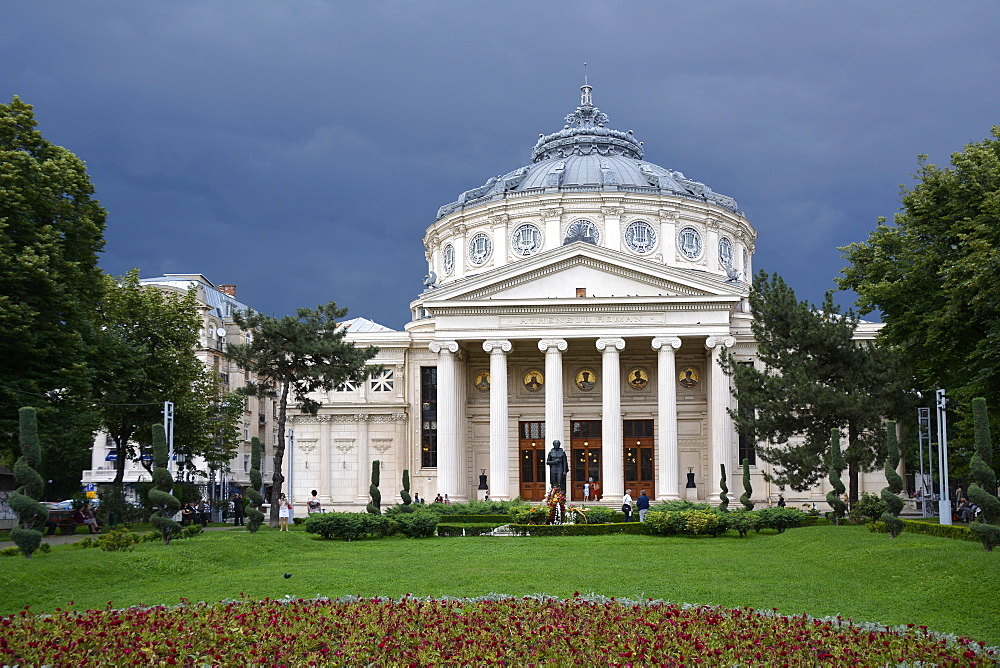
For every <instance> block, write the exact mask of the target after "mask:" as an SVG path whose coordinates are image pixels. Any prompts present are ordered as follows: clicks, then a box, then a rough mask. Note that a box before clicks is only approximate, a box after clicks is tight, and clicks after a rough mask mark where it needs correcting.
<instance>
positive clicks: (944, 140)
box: [0, 1, 1000, 328]
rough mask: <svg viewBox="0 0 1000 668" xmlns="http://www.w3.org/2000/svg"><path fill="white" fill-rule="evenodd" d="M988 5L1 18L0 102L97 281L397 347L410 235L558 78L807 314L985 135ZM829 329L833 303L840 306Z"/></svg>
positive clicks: (335, 6)
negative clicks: (912, 200) (751, 238)
mask: <svg viewBox="0 0 1000 668" xmlns="http://www.w3.org/2000/svg"><path fill="white" fill-rule="evenodd" d="M998 18H1000V6H998V5H997V4H995V3H986V2H978V3H972V2H969V3H948V4H932V3H914V2H909V1H907V2H882V3H859V2H838V3H801V2H767V3H763V2H762V3H756V2H739V3H737V2H731V3H713V2H707V3H690V4H689V5H681V4H670V5H665V6H664V5H662V4H652V3H601V2H593V3H589V2H582V3H579V2H576V3H555V2H552V3H537V2H513V3H511V2H507V3H493V4H489V5H487V4H481V3H465V2H439V3H428V2H422V3H395V2H391V3H368V4H365V5H361V4H355V3H325V2H299V3H280V4H279V3H270V2H244V3H239V4H233V3H222V2H207V3H191V2H185V3H134V2H120V3H118V2H76V3H44V4H43V3H29V2H23V3H22V2H11V3H6V4H5V5H4V6H3V9H2V16H0V19H2V20H0V93H2V97H4V98H6V99H9V98H10V96H12V95H15V94H16V95H19V96H21V98H22V99H24V100H25V101H27V102H30V103H32V104H34V105H35V107H36V113H37V115H38V118H39V121H40V127H41V130H42V131H43V133H45V135H46V136H47V137H48V138H50V139H51V140H53V141H55V142H57V143H59V144H62V145H64V146H66V147H68V148H70V149H71V150H73V151H74V152H75V153H77V154H78V155H79V156H81V157H82V158H83V159H84V160H86V161H87V163H88V166H89V169H90V172H91V177H92V179H93V181H94V183H95V186H96V188H97V194H98V197H99V198H100V199H101V201H102V202H103V204H104V205H105V207H106V208H107V209H108V210H109V213H110V216H109V225H108V231H107V237H108V246H107V250H106V252H105V254H104V258H103V261H102V264H103V267H104V268H105V270H106V271H109V272H112V273H122V272H124V271H125V270H127V269H128V268H130V267H133V266H138V267H140V269H141V270H142V272H143V274H144V275H153V274H158V273H163V272H201V273H203V274H205V275H206V276H208V277H209V278H210V279H211V280H213V281H217V282H220V283H236V284H238V286H239V295H240V297H241V298H242V299H243V300H244V301H247V302H248V303H250V304H252V305H254V306H255V307H257V308H259V309H260V310H262V311H265V312H271V311H273V312H275V313H287V312H290V311H292V310H293V309H294V308H296V307H298V306H314V305H315V304H318V303H320V302H325V301H327V300H329V299H335V300H337V301H338V303H341V304H342V305H346V306H348V307H350V308H351V314H352V315H364V316H366V317H370V318H372V319H374V320H377V321H379V322H382V323H384V324H386V325H389V326H392V327H395V328H399V327H401V326H402V325H403V324H404V323H405V321H406V320H407V319H408V308H407V305H408V303H409V301H410V300H411V299H412V298H413V297H414V296H416V294H417V293H418V292H419V290H420V289H421V288H420V281H421V278H422V277H423V275H424V273H425V272H426V263H425V261H424V257H423V248H422V246H421V243H420V239H421V237H422V235H423V232H424V230H425V229H426V227H427V226H428V225H429V224H430V223H431V222H432V221H433V218H434V215H435V213H436V211H437V208H438V207H439V206H440V205H442V204H444V203H446V202H449V201H452V200H453V199H455V197H456V196H457V195H458V193H459V192H461V191H463V190H465V189H468V188H472V187H475V186H477V185H480V184H481V183H483V182H484V181H485V180H486V179H487V178H489V177H491V176H494V175H497V174H500V173H503V172H506V171H508V170H510V169H513V168H515V167H518V166H520V165H522V164H526V163H527V162H528V160H529V157H530V149H531V146H532V145H533V144H534V142H535V140H536V139H537V137H538V133H541V132H552V131H555V130H557V129H559V128H560V127H561V126H562V117H563V116H564V115H565V114H566V113H568V112H569V111H571V110H572V109H573V108H574V107H575V106H576V104H577V103H578V99H579V98H578V96H579V92H578V87H579V85H580V83H581V79H582V77H583V66H582V64H583V62H584V61H586V62H588V63H589V65H588V74H589V77H590V82H591V83H592V84H593V85H594V87H595V89H594V95H595V103H596V104H597V105H598V106H599V107H601V109H602V110H603V111H605V112H606V113H608V114H609V115H610V116H611V121H612V122H611V125H612V126H613V127H616V128H620V129H632V130H634V131H635V133H636V135H637V136H638V137H639V139H641V140H643V141H644V142H645V150H646V157H647V159H649V160H651V161H652V162H655V163H657V164H660V165H663V166H665V167H669V168H671V169H677V170H680V171H682V172H684V173H685V174H686V175H687V176H689V177H691V178H694V179H697V180H699V181H704V182H705V183H707V184H709V185H710V186H712V187H713V188H714V189H715V190H717V191H718V192H721V193H724V194H727V195H731V196H733V197H735V198H736V199H737V201H738V202H739V203H740V206H741V207H742V208H743V209H744V211H745V212H746V213H747V215H748V217H749V218H750V220H751V222H752V223H753V224H754V225H755V226H756V227H757V229H758V231H759V232H760V238H759V240H758V244H757V254H756V256H755V266H756V268H763V269H766V270H768V271H777V272H779V273H781V274H782V275H783V276H785V278H786V280H788V282H789V283H790V284H791V285H793V286H794V287H795V288H796V290H797V291H798V293H799V294H800V296H801V297H804V298H809V299H812V300H816V301H818V300H819V299H821V298H822V294H823V292H824V291H825V290H827V289H830V288H832V287H833V284H832V279H833V277H834V276H836V275H837V273H838V272H839V270H840V268H841V266H842V265H843V261H842V260H841V259H840V257H839V252H838V251H837V250H836V246H838V245H845V244H847V243H850V242H852V241H859V240H863V239H864V238H865V237H866V236H867V233H868V231H869V230H870V229H871V228H872V227H873V226H874V221H875V218H876V217H877V216H880V215H886V216H891V215H892V213H893V212H894V211H895V210H896V208H897V207H898V184H900V183H907V184H909V183H910V182H911V180H910V176H909V175H910V174H911V173H912V172H913V171H914V168H915V166H916V160H915V156H916V155H917V154H918V153H927V154H929V155H930V156H931V159H932V161H935V162H937V163H939V164H942V163H946V162H947V160H948V156H949V154H950V153H951V152H952V151H957V150H960V149H961V148H962V146H963V145H964V144H966V143H968V142H970V141H977V140H979V139H982V138H983V137H985V136H987V134H988V131H989V127H990V126H991V125H992V124H994V123H997V122H1000V121H998V115H997V112H996V110H997V109H998V108H1000V105H998V102H1000V93H998V88H997V86H996V85H995V84H996V81H998V80H1000V66H998V63H1000V57H998V56H1000V40H997V39H996V36H995V35H996V32H997V28H998ZM847 300H848V301H849V298H848V299H847Z"/></svg>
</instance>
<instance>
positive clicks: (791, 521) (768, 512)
mask: <svg viewBox="0 0 1000 668" xmlns="http://www.w3.org/2000/svg"><path fill="white" fill-rule="evenodd" d="M759 512H760V528H761V529H775V530H776V531H777V532H778V533H784V531H785V529H791V528H793V527H797V526H801V525H802V519H803V514H802V511H800V510H796V509H795V508H764V509H762V510H761V511H759Z"/></svg>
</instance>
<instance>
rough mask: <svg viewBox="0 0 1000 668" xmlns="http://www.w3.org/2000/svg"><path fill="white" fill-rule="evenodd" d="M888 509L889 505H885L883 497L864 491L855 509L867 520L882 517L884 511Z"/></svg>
mask: <svg viewBox="0 0 1000 668" xmlns="http://www.w3.org/2000/svg"><path fill="white" fill-rule="evenodd" d="M887 509H888V506H886V505H885V501H883V500H882V497H879V496H875V495H874V494H869V493H868V492H863V493H862V494H861V498H860V499H858V502H857V503H855V504H854V511H856V512H857V513H858V515H859V516H860V517H861V518H862V519H865V520H876V519H878V518H880V517H882V513H884V512H885V511H886V510H887ZM852 514H853V513H852Z"/></svg>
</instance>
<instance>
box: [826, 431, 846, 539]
mask: <svg viewBox="0 0 1000 668" xmlns="http://www.w3.org/2000/svg"><path fill="white" fill-rule="evenodd" d="M846 467H847V463H846V462H845V461H844V455H843V453H842V452H841V451H840V430H839V429H836V428H834V429H831V430H830V453H829V455H828V456H827V471H828V472H829V474H830V487H832V488H833V489H831V490H830V491H829V492H827V493H826V502H827V504H829V506H830V508H832V509H833V522H834V524H837V525H838V526H839V525H840V519H841V518H842V517H843V516H844V514H845V513H846V511H847V504H846V503H844V500H843V499H841V498H840V497H841V495H842V494H843V493H844V492H845V491H847V488H846V487H844V481H843V480H841V479H840V472H841V471H843V470H844V469H845V468H846Z"/></svg>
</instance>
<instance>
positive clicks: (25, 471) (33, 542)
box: [10, 406, 49, 559]
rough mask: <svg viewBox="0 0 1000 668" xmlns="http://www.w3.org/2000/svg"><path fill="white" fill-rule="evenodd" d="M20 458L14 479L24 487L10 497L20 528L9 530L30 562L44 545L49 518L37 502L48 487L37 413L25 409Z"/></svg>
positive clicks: (20, 415)
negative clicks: (42, 466) (40, 471)
mask: <svg viewBox="0 0 1000 668" xmlns="http://www.w3.org/2000/svg"><path fill="white" fill-rule="evenodd" d="M18 415H19V418H20V425H19V430H18V431H19V433H20V438H19V440H20V441H21V453H22V454H21V456H20V457H18V459H17V462H16V463H15V464H14V479H15V480H17V482H19V483H21V486H20V487H19V488H17V489H16V490H15V491H13V492H11V495H10V507H11V510H13V511H14V512H15V513H17V519H18V522H17V526H15V527H14V528H13V529H11V530H10V538H11V540H13V541H14V543H15V544H16V545H17V546H18V547H19V548H20V549H21V554H23V555H24V556H25V557H26V558H28V559H30V558H31V555H32V554H33V553H34V552H35V550H37V549H38V546H39V545H41V543H42V528H43V527H44V526H45V521H46V520H47V519H48V518H49V511H48V509H46V507H45V506H43V505H42V504H41V503H39V502H38V499H40V498H41V497H42V493H43V492H44V491H45V483H44V482H43V481H42V477H41V476H40V475H38V471H36V470H35V469H34V467H35V466H38V460H39V458H40V456H41V448H40V447H39V445H38V411H37V410H36V409H34V408H32V407H30V406H25V407H23V408H21V409H20V410H19V411H18Z"/></svg>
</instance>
